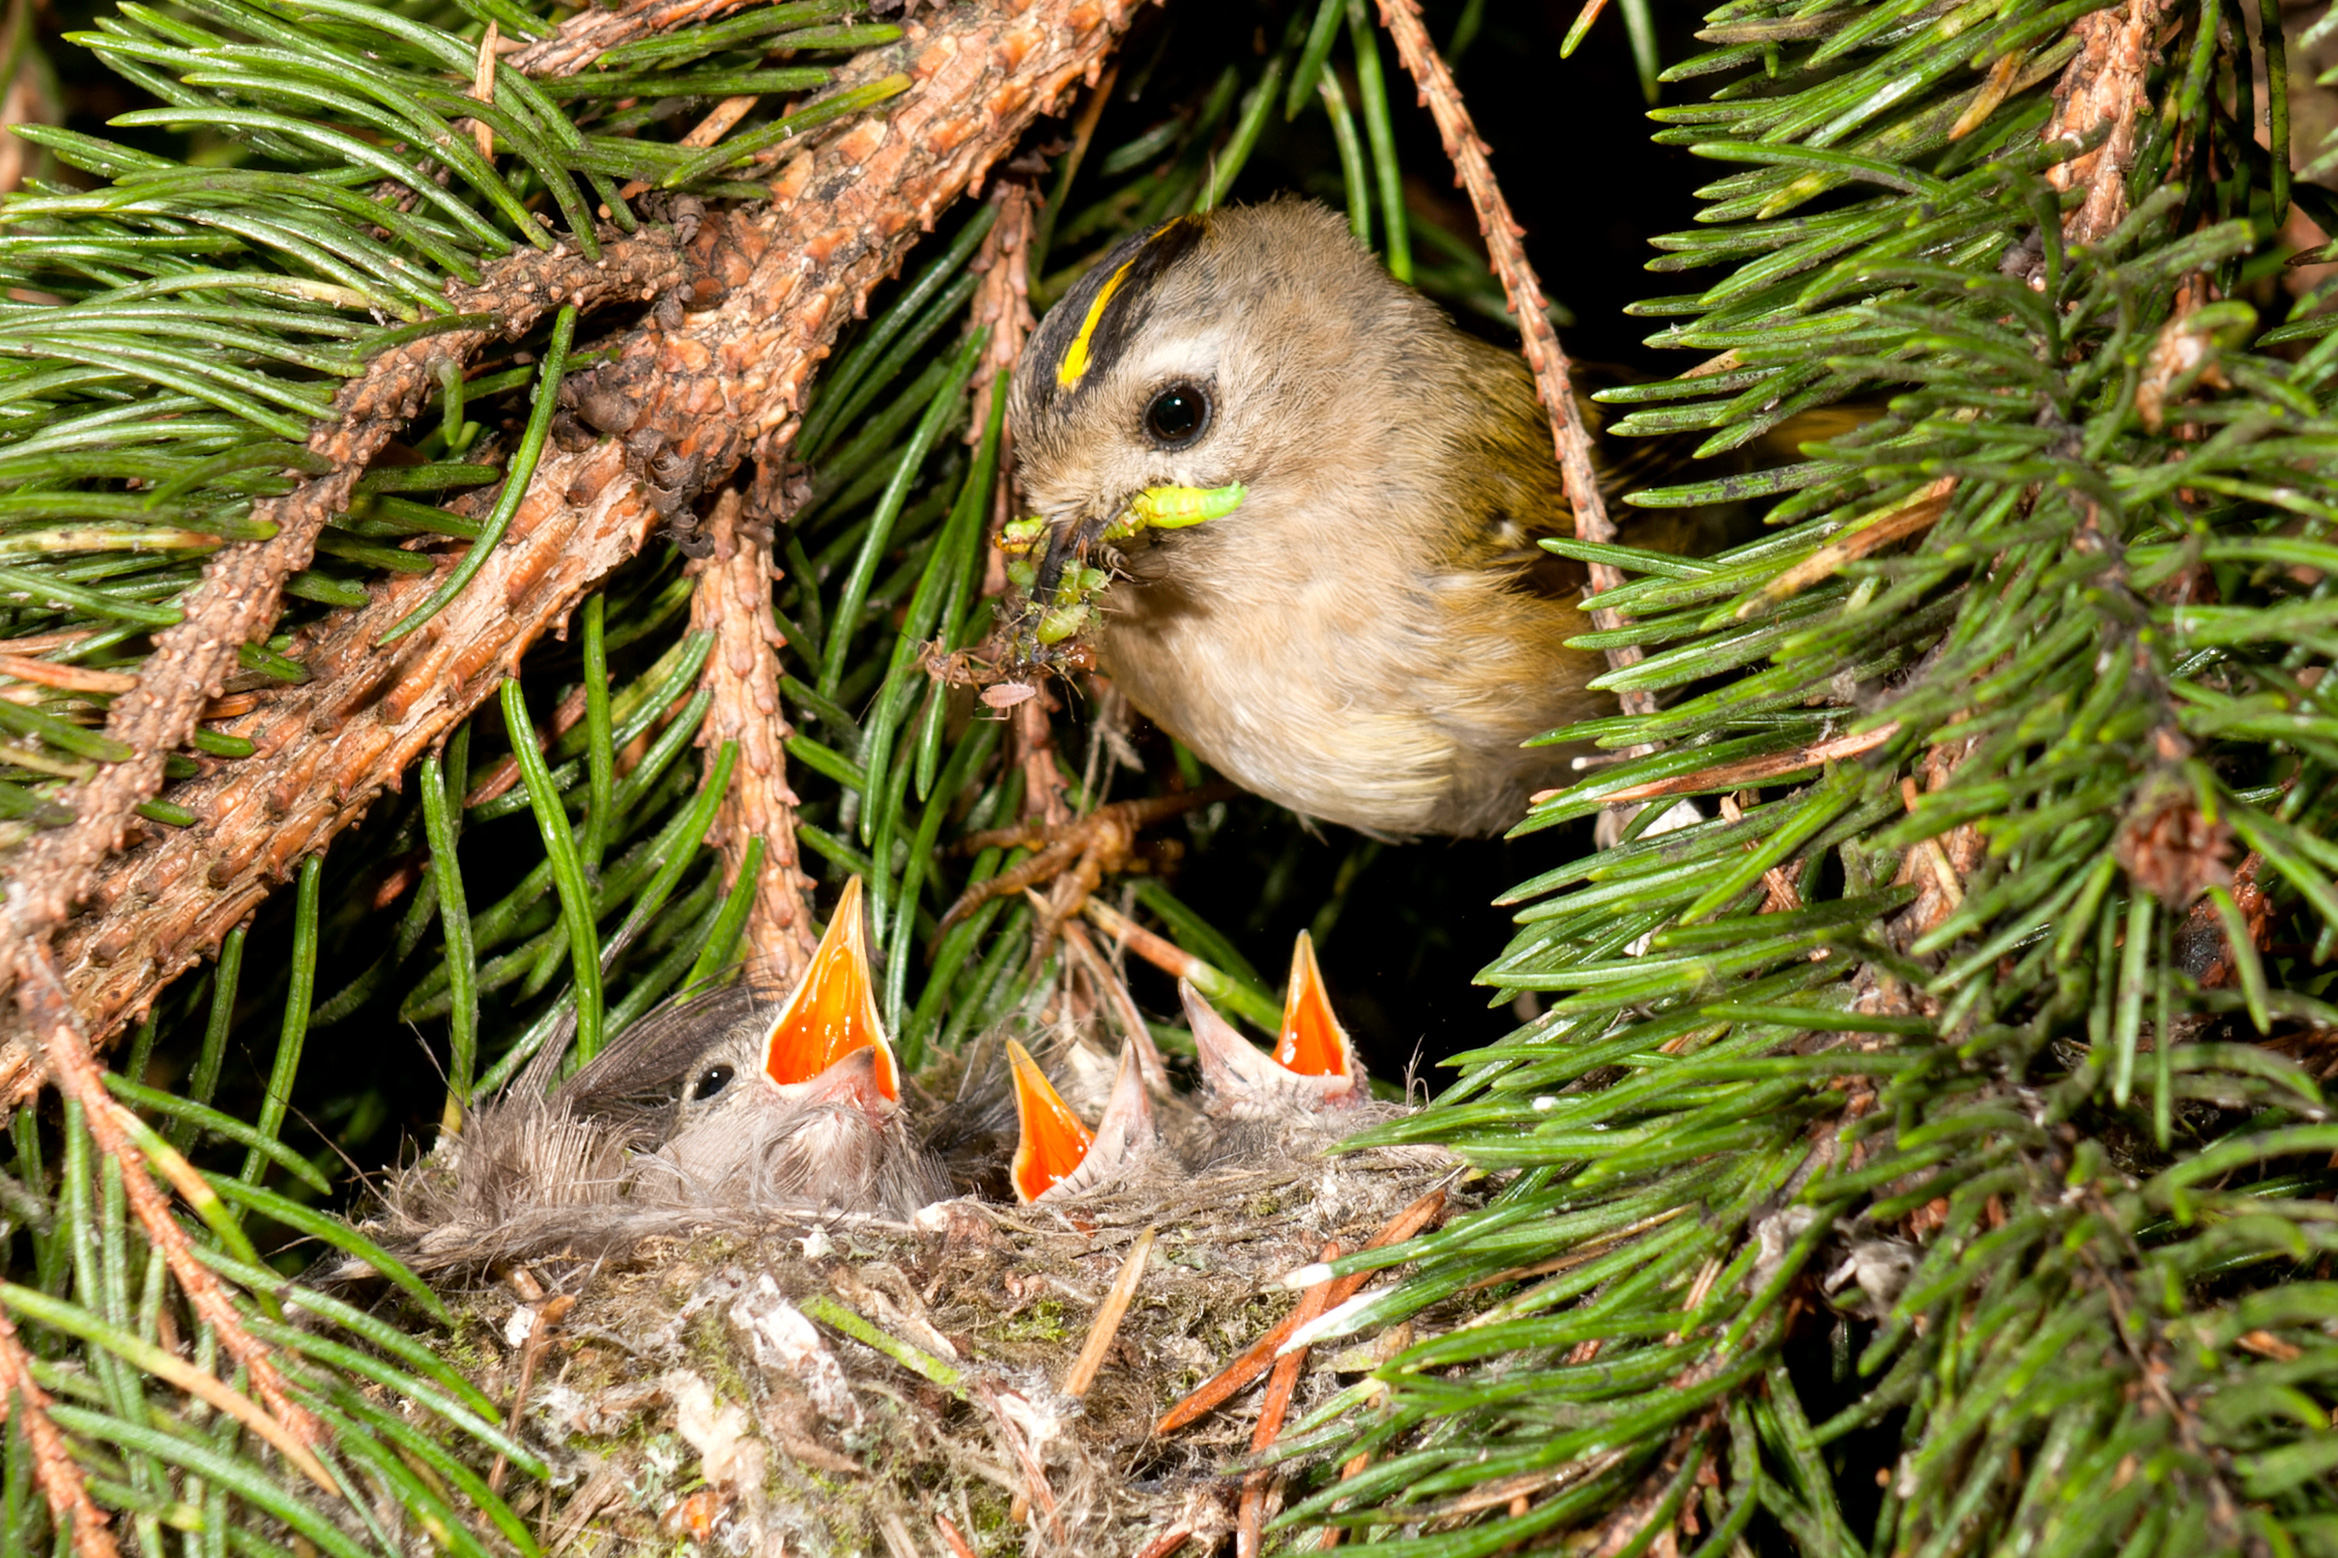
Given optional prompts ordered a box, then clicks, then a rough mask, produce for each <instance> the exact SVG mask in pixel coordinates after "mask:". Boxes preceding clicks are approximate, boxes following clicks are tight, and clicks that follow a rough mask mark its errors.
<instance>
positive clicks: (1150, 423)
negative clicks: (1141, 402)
mask: <svg viewBox="0 0 2338 1558" xmlns="http://www.w3.org/2000/svg"><path fill="white" fill-rule="evenodd" d="M1214 409H1215V408H1214V407H1213V406H1212V405H1211V403H1210V392H1209V391H1208V390H1205V389H1203V388H1202V387H1201V386H1200V385H1198V384H1186V383H1177V384H1165V385H1163V386H1162V387H1161V388H1160V389H1157V390H1155V391H1154V392H1153V398H1152V400H1151V402H1150V403H1149V404H1147V405H1146V407H1145V436H1146V437H1147V438H1150V439H1151V440H1152V441H1153V442H1154V444H1155V445H1156V446H1158V447H1160V448H1163V449H1182V448H1184V447H1185V446H1186V445H1188V444H1190V443H1193V442H1194V441H1195V440H1197V439H1198V438H1200V437H1201V435H1202V434H1204V433H1206V432H1208V431H1209V427H1210V419H1211V415H1212V413H1213V411H1214Z"/></svg>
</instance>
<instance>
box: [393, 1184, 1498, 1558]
mask: <svg viewBox="0 0 2338 1558" xmlns="http://www.w3.org/2000/svg"><path fill="white" fill-rule="evenodd" d="M1451 1169H1452V1164H1451V1162H1450V1160H1447V1159H1443V1158H1441V1157H1432V1156H1427V1155H1420V1154H1404V1153H1365V1154H1359V1155H1355V1156H1352V1157H1346V1158H1339V1159H1310V1158H1307V1157H1305V1156H1301V1155H1294V1156H1293V1158H1292V1159H1291V1160H1288V1161H1285V1162H1283V1163H1281V1164H1279V1165H1277V1166H1275V1167H1271V1168H1265V1167H1258V1166H1255V1165H1253V1166H1248V1167H1243V1168H1237V1169H1229V1170H1222V1171H1219V1172H1216V1173H1212V1174H1207V1175H1203V1176H1199V1177H1196V1178H1191V1179H1180V1180H1178V1181H1176V1182H1174V1183H1164V1184H1156V1185H1152V1186H1148V1187H1142V1188H1138V1189H1131V1190H1127V1191H1124V1192H1122V1193H1120V1194H1118V1195H1114V1196H1109V1197H1103V1198H1097V1199H1092V1200H1089V1201H1086V1202H1082V1203H1079V1204H1076V1205H1073V1206H1069V1207H1064V1208H1052V1207H1002V1206H993V1205H986V1204H982V1203H978V1202H975V1201H971V1200H958V1201H951V1202H945V1203H942V1204H940V1205H937V1206H934V1207H929V1208H927V1209H926V1210H925V1211H923V1212H921V1213H920V1214H919V1216H918V1218H917V1219H916V1220H915V1223H914V1224H903V1223H897V1222H887V1221H882V1220H878V1219H874V1218H862V1217H836V1216H828V1217H820V1218H811V1217H806V1218H802V1219H797V1220H792V1221H779V1222H770V1223H766V1224H764V1225H762V1226H759V1227H756V1228H753V1229H742V1228H735V1227H734V1228H725V1229H711V1228H710V1229H704V1230H700V1231H697V1232H695V1233H693V1234H691V1235H690V1236H687V1237H675V1238H661V1239H655V1240H650V1241H647V1242H644V1243H642V1244H640V1245H638V1246H637V1247H635V1248H634V1249H632V1250H631V1251H630V1252H628V1253H627V1254H626V1255H625V1256H624V1257H623V1258H606V1257H605V1258H602V1259H600V1260H598V1261H596V1262H592V1263H587V1262H584V1261H581V1260H569V1259H565V1258H558V1257H556V1258H553V1259H549V1260H543V1261H537V1262H534V1263H531V1264H530V1265H528V1266H527V1267H526V1268H524V1269H523V1270H519V1271H513V1272H506V1273H504V1274H503V1276H504V1281H502V1282H500V1283H497V1284H495V1285H476V1286H471V1287H468V1288H463V1289H459V1290H456V1291H453V1292H449V1293H448V1294H447V1295H446V1297H447V1298H448V1301H449V1305H450V1308H452V1310H453V1311H454V1313H455V1317H456V1319H455V1324H454V1326H453V1327H452V1328H451V1329H447V1330H444V1331H441V1332H440V1333H438V1335H437V1337H436V1340H435V1342H434V1345H435V1346H436V1347H437V1348H438V1349H439V1351H440V1353H441V1355H442V1356H443V1357H445V1358H446V1359H447V1360H448V1361H449V1362H450V1363H453V1364H455V1365H456V1366H457V1367H459V1368H461V1369H463V1370H464V1372H465V1373H466V1374H468V1375H470V1376H471V1377H472V1378H473V1379H474V1380H476V1381H477V1382H478V1383H479V1384H480V1385H481V1387H482V1388H483V1389H485V1390H487V1391H488V1392H489V1394H490V1395H492V1396H494V1397H495V1398H496V1399H498V1400H501V1401H507V1402H508V1401H509V1400H510V1399H511V1397H512V1395H513V1394H514V1392H515V1390H516V1389H517V1387H518V1382H519V1380H520V1379H521V1377H522V1375H523V1374H524V1373H527V1372H530V1371H529V1370H528V1367H527V1361H526V1354H527V1352H528V1350H529V1349H530V1347H531V1346H533V1347H534V1348H535V1350H536V1359H535V1366H534V1369H533V1371H532V1373H533V1379H532V1381H531V1383H530V1386H529V1389H528V1392H527V1400H526V1405H525V1411H524V1414H523V1419H522V1431H523V1433H524V1435H525V1437H526V1438H527V1439H528V1440H529V1442H530V1443H531V1444H533V1445H535V1446H536V1447H538V1448H539V1449H540V1450H541V1452H542V1453H543V1455H544V1456H545V1458H546V1459H547V1461H549V1462H550V1463H551V1464H552V1465H553V1467H554V1468H555V1475H554V1477H553V1479H552V1481H551V1483H550V1485H549V1491H548V1492H546V1493H544V1494H542V1495H539V1496H538V1497H537V1498H536V1501H535V1503H534V1506H533V1507H531V1508H528V1509H527V1510H526V1513H527V1514H528V1517H529V1518H530V1519H531V1520H532V1521H533V1522H534V1523H535V1524H537V1526H538V1527H539V1528H540V1529H541V1530H542V1531H543V1532H544V1533H545V1537H546V1542H547V1545H548V1546H549V1547H555V1548H557V1549H558V1550H560V1551H561V1552H563V1553H566V1554H571V1555H592V1554H619V1553H637V1552H644V1551H650V1550H665V1551H675V1550H684V1551H687V1550H693V1549H695V1550H704V1551H709V1552H717V1551H719V1552H723V1553H728V1554H740V1555H748V1554H776V1553H779V1552H781V1551H783V1550H784V1551H787V1552H790V1553H798V1552H800V1553H813V1554H817V1553H835V1554H851V1553H871V1552H882V1553H890V1554H899V1555H902V1558H907V1555H908V1554H911V1553H918V1554H926V1553H933V1552H938V1551H942V1550H944V1549H943V1547H942V1544H941V1539H940V1537H939V1535H938V1533H937V1531H936V1527H935V1524H934V1517H935V1516H936V1515H937V1514H939V1515H942V1516H945V1517H947V1518H948V1519H949V1521H950V1522H951V1523H952V1524H953V1525H954V1526H955V1527H956V1529H957V1531H958V1532H959V1534H960V1536H961V1537H962V1538H963V1539H964V1540H965V1542H966V1543H967V1544H968V1545H969V1546H970V1547H972V1548H973V1550H974V1551H976V1552H978V1553H981V1554H984V1555H986V1558H988V1555H1006V1554H1019V1553H1057V1552H1065V1553H1068V1552H1073V1551H1078V1552H1081V1553H1096V1552H1100V1551H1115V1552H1125V1551H1133V1550H1134V1549H1136V1548H1137V1547H1140V1546H1142V1545H1143V1543H1144V1542H1145V1541H1146V1540H1147V1539H1148V1537H1149V1536H1150V1535H1156V1534H1158V1533H1159V1531H1160V1530H1161V1529H1163V1528H1165V1527H1167V1526H1168V1525H1170V1524H1172V1523H1178V1522H1182V1523H1185V1524H1187V1525H1190V1526H1192V1527H1193V1528H1194V1530H1195V1533H1196V1535H1197V1537H1199V1536H1206V1535H1208V1534H1209V1533H1211V1532H1213V1531H1223V1530H1224V1529H1225V1528H1226V1527H1227V1526H1228V1525H1229V1524H1230V1522H1231V1518H1232V1510H1233V1503H1234V1498H1235V1496H1236V1494H1237V1492H1238V1490H1239V1477H1238V1476H1230V1475H1229V1472H1230V1471H1232V1470H1233V1469H1234V1468H1235V1466H1236V1464H1237V1462H1238V1461H1239V1459H1240V1458H1241V1457H1242V1456H1243V1455H1244V1454H1245V1453H1246V1452H1247V1451H1248V1448H1249V1444H1250V1437H1251V1431H1252V1427H1253V1424H1254V1422H1255V1419H1256V1416H1257V1410H1258V1406H1257V1401H1258V1395H1259V1391H1258V1388H1257V1387H1256V1386H1253V1387H1251V1388H1250V1389H1248V1390H1246V1391H1244V1392H1243V1393H1241V1394H1239V1395H1237V1396H1235V1397H1234V1398H1233V1399H1232V1400H1231V1401H1229V1402H1228V1403H1227V1404H1226V1405H1225V1406H1223V1407H1222V1408H1220V1409H1219V1410H1218V1411H1217V1412H1216V1413H1213V1414H1211V1415H1210V1416H1209V1417H1206V1418H1204V1419H1203V1420H1202V1421H1201V1422H1199V1423H1196V1424H1194V1425H1193V1426H1191V1427H1190V1428H1188V1429H1186V1430H1184V1431H1182V1432H1180V1433H1178V1434H1175V1435H1171V1436H1169V1437H1167V1438H1155V1437H1154V1436H1153V1434H1152V1427H1153V1424H1154V1422H1155V1421H1156V1420H1157V1419H1158V1418H1159V1417H1160V1415H1161V1413H1162V1412H1163V1411H1164V1410H1165V1409H1167V1408H1168V1407H1169V1406H1171V1405H1172V1404H1174V1403H1175V1402H1176V1401H1177V1400H1178V1399H1180V1398H1181V1397H1182V1396H1183V1395H1185V1394H1186V1393H1187V1392H1189V1391H1190V1390H1191V1389H1192V1388H1193V1387H1194V1386H1195V1385H1197V1384H1199V1383H1200V1382H1201V1381H1203V1380H1205V1379H1207V1378H1209V1377H1211V1376H1212V1375H1214V1374H1215V1373H1216V1372H1217V1371H1218V1370H1219V1369H1220V1368H1222V1367H1223V1366H1224V1365H1225V1364H1226V1363H1227V1362H1228V1361H1229V1360H1230V1359H1231V1358H1232V1357H1233V1355H1234V1354H1235V1353H1237V1352H1239V1351H1240V1350H1242V1349H1243V1348H1244V1347H1246V1346H1248V1345H1249V1344H1250V1343H1251V1342H1253V1341H1255V1340H1256V1339H1257V1338H1258V1337H1259V1336H1260V1335H1261V1334H1262V1333H1263V1332H1264V1331H1266V1330H1267V1329H1268V1328H1269V1327H1271V1326H1272V1325H1273V1324H1274V1323H1275V1322H1276V1321H1278V1320H1279V1319H1280V1318H1281V1317H1282V1316H1283V1315H1284V1314H1285V1313H1286V1312H1287V1311H1288V1310H1289V1309H1290V1307H1291V1305H1292V1304H1293V1303H1294V1302H1295V1300H1296V1295H1295V1294H1293V1293H1291V1292H1289V1291H1287V1290H1286V1289H1284V1288H1283V1287H1282V1285H1281V1278H1282V1277H1283V1276H1284V1275H1285V1274H1286V1273H1287V1272H1290V1271H1292V1270H1294V1269H1296V1268H1297V1267H1300V1266H1303V1265H1306V1264H1307V1263H1309V1262H1310V1261H1313V1260H1315V1259H1316V1258H1317V1257H1318V1256H1319V1255H1320V1253H1321V1251H1322V1247H1323V1245H1324V1243H1325V1242H1326V1241H1327V1240H1330V1239H1338V1240H1339V1241H1340V1242H1341V1244H1342V1245H1343V1246H1344V1247H1345V1248H1348V1249H1354V1248H1356V1247H1357V1246H1359V1245H1360V1244H1362V1243H1363V1242H1364V1241H1365V1240H1367V1239H1369V1238H1370V1237H1371V1236H1372V1234H1373V1233H1374V1232H1376V1231H1377V1230H1378V1229H1379V1228H1380V1227H1382V1226H1383V1225H1384V1224H1385V1223H1386V1222H1387V1221H1388V1219H1389V1218H1390V1216H1391V1215H1392V1214H1394V1213H1395V1212H1396V1211H1397V1210H1399V1209H1400V1208H1402V1207H1403V1206H1405V1205H1406V1204H1407V1203H1409V1202H1411V1201H1413V1200H1415V1199H1416V1198H1418V1197H1419V1196H1420V1195H1421V1194H1422V1193H1423V1192H1425V1191H1426V1190H1427V1189H1428V1188H1429V1187H1430V1186H1431V1185H1432V1184H1433V1183H1435V1182H1437V1181H1438V1180H1440V1179H1442V1178H1445V1177H1448V1176H1449V1175H1450V1173H1451ZM1270 1203H1271V1204H1273V1205H1275V1206H1277V1207H1279V1208H1283V1209H1284V1210H1282V1211H1280V1212H1279V1213H1278V1214H1277V1215H1276V1216H1274V1217H1272V1218H1264V1217H1261V1216H1260V1215H1259V1214H1258V1211H1257V1208H1258V1207H1259V1206H1261V1205H1262V1204H1270ZM1148 1226H1151V1227H1154V1228H1156V1229H1157V1230H1158V1232H1157V1235H1156V1242H1155V1244H1154V1247H1153V1251H1152V1254H1151V1256H1150V1258H1149V1260H1148V1262H1147V1265H1146V1269H1145V1271H1144V1275H1143V1277H1142V1280H1141V1281H1140V1283H1139V1284H1138V1286H1137V1289H1136V1293H1135V1296H1134V1299H1133V1301H1132V1302H1131V1303H1130V1305H1129V1307H1128V1310H1127V1313H1126V1315H1125V1317H1124V1318H1123V1320H1122V1321H1121V1324H1120V1327H1119V1331H1118V1334H1117V1338H1116V1340H1115V1342H1114V1343H1113V1345H1112V1347H1111V1348H1110V1350H1109V1351H1108V1352H1107V1353H1106V1355H1105V1358H1104V1361H1103V1364H1102V1367H1101V1369H1100V1370H1099V1372H1098V1374H1097V1376H1096V1379H1095V1382H1094V1384H1093V1386H1092V1387H1091V1388H1090V1389H1089V1391H1088V1392H1087V1393H1086V1395H1085V1397H1084V1398H1083V1399H1076V1400H1075V1399H1074V1398H1072V1397H1070V1396H1067V1395H1065V1394H1064V1393H1063V1391H1062V1385H1063V1382H1064V1380H1065V1378H1066V1376H1067V1374H1068V1373H1069V1371H1070V1369H1071V1365H1072V1362H1073V1360H1074V1358H1075V1357H1076V1355H1077V1354H1078V1353H1079V1351H1080V1349H1081V1348H1082V1346H1083V1345H1084V1344H1085V1342H1086V1341H1087V1339H1088V1333H1089V1330H1090V1326H1091V1323H1092V1321H1093V1318H1094V1315H1095V1313H1096V1310H1097V1308H1098V1306H1099V1304H1100V1302H1101V1301H1102V1299H1103V1296H1104V1294H1105V1292H1106V1290H1107V1289H1108V1288H1109V1287H1110V1286H1111V1284H1112V1282H1113V1279H1114V1278H1115V1276H1116V1275H1117V1274H1118V1273H1119V1271H1120V1269H1121V1267H1122V1265H1123V1264H1124V1262H1125V1260H1126V1259H1127V1256H1128V1254H1129V1252H1130V1249H1131V1247H1132V1245H1133V1243H1134V1241H1135V1240H1136V1239H1137V1237H1138V1236H1139V1234H1140V1232H1141V1230H1143V1229H1144V1228H1146V1227H1148ZM520 1294H530V1295H539V1296H537V1297H535V1298H534V1299H533V1301H529V1300H526V1299H523V1298H521V1297H519V1296H516V1295H520ZM564 1300H565V1301H566V1302H565V1303H564V1302H563V1301H564ZM539 1315H542V1316H544V1317H546V1318H547V1319H549V1318H551V1317H557V1323H556V1324H539V1323H538V1316H539ZM531 1330H533V1331H534V1333H535V1334H534V1339H533V1341H532V1342H531V1340H530V1333H531ZM854 1332H858V1333H859V1334H860V1335H862V1336H867V1337H869V1338H871V1340H873V1341H874V1342H876V1343H877V1344H878V1345H871V1344H870V1341H864V1340H860V1339H856V1336H855V1335H854V1334H853V1333H854ZM880 1349H882V1350H880ZM904 1360H907V1361H904ZM1337 1388H1338V1382H1337V1381H1336V1379H1335V1378H1334V1376H1333V1371H1332V1369H1331V1368H1330V1367H1328V1366H1327V1365H1326V1364H1325V1363H1324V1362H1323V1361H1322V1360H1321V1359H1320V1358H1319V1359H1318V1361H1317V1363H1316V1364H1315V1365H1314V1367H1313V1368H1312V1369H1311V1370H1310V1371H1309V1373H1308V1374H1307V1375H1306V1376H1305V1377H1303V1379H1302V1381H1301V1384H1300V1388H1299V1394H1298V1396H1297V1397H1296V1399H1295V1400H1294V1403H1293V1413H1294V1417H1295V1416H1296V1414H1298V1413H1301V1412H1304V1411H1305V1410H1306V1409H1307V1408H1308V1407H1309V1406H1310V1405H1311V1404H1313V1403H1314V1402H1317V1401H1320V1400H1321V1399H1323V1398H1325V1397H1327V1396H1328V1395H1330V1394H1331V1393H1332V1392H1333V1391H1334V1390H1335V1389H1337ZM1026 1461H1028V1462H1030V1463H1032V1464H1036V1465H1037V1466H1039V1467H1040V1468H1042V1469H1043V1473H1044V1483H1043V1487H1044V1493H1042V1491H1041V1485H1040V1484H1035V1482H1034V1479H1033V1477H1032V1475H1031V1472H1030V1470H1029V1469H1028V1468H1027V1465H1026ZM1050 1499H1051V1500H1052V1501H1053V1503H1054V1509H1053V1511H1052V1512H1051V1511H1050V1510H1049V1509H1048V1508H1047V1507H1046V1503H1047V1500H1050Z"/></svg>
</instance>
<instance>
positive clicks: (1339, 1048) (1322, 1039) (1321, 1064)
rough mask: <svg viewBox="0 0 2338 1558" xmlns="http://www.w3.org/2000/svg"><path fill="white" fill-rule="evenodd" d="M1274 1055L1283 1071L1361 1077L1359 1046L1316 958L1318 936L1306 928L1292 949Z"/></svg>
mask: <svg viewBox="0 0 2338 1558" xmlns="http://www.w3.org/2000/svg"><path fill="white" fill-rule="evenodd" d="M1275 1059H1276V1060H1277V1061H1278V1062H1280V1063H1281V1064H1282V1066H1283V1068H1284V1069H1285V1070H1287V1071H1296V1072H1297V1073H1299V1075H1301V1076H1305V1077H1339V1078H1342V1079H1346V1080H1351V1081H1354V1080H1360V1077H1361V1073H1360V1072H1359V1070H1358V1069H1357V1066H1356V1047H1355V1046H1354V1045H1353V1044H1351V1043H1350V1042H1349V1041H1348V1030H1347V1029H1345V1028H1343V1027H1341V1026H1340V1021H1339V1019H1338V1018H1337V1017H1335V1016H1333V1015H1332V1011H1331V996H1330V994H1329V992H1327V991H1326V990H1325V989H1324V987H1323V970H1322V968H1321V967H1319V966H1318V965H1317V964H1316V961H1315V938H1314V937H1312V936H1310V935H1308V934H1307V933H1306V932H1305V931H1301V932H1299V940H1298V942H1297V944H1296V945H1294V946H1293V947H1292V948H1291V987H1290V989H1289V990H1288V991H1287V992H1285V993H1284V996H1283V1031H1282V1032H1281V1034H1279V1035H1278V1036H1277V1037H1276V1039H1275Z"/></svg>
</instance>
